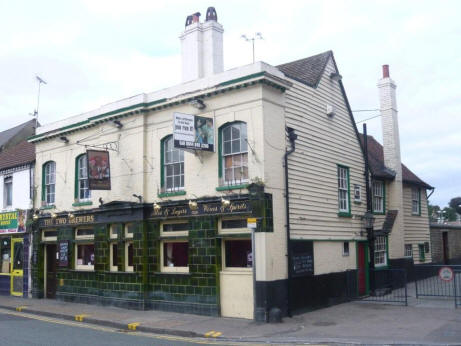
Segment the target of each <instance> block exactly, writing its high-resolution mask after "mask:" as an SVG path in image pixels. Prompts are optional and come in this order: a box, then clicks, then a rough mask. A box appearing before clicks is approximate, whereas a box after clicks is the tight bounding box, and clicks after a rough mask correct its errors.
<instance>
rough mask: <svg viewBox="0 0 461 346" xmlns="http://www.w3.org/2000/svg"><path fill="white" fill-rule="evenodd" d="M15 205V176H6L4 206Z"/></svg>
mask: <svg viewBox="0 0 461 346" xmlns="http://www.w3.org/2000/svg"><path fill="white" fill-rule="evenodd" d="M12 205H13V177H5V178H4V180H3V207H4V208H7V207H11V206H12Z"/></svg>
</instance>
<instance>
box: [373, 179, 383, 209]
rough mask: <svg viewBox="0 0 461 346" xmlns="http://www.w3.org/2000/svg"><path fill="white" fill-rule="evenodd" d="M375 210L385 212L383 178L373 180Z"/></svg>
mask: <svg viewBox="0 0 461 346" xmlns="http://www.w3.org/2000/svg"><path fill="white" fill-rule="evenodd" d="M372 191H373V212H374V213H379V214H384V182H383V181H381V180H376V181H373V184H372Z"/></svg>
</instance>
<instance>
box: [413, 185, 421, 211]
mask: <svg viewBox="0 0 461 346" xmlns="http://www.w3.org/2000/svg"><path fill="white" fill-rule="evenodd" d="M411 213H412V214H413V215H421V191H420V190H419V189H418V188H415V187H414V188H412V189H411Z"/></svg>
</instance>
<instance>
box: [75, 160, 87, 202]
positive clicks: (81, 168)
mask: <svg viewBox="0 0 461 346" xmlns="http://www.w3.org/2000/svg"><path fill="white" fill-rule="evenodd" d="M76 169H77V182H76V184H77V199H78V200H79V201H85V200H88V199H89V198H91V190H90V189H89V187H88V166H87V160H86V154H83V155H80V156H79V157H78V158H77V168H76Z"/></svg>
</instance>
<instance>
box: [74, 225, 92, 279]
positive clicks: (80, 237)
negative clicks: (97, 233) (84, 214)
mask: <svg viewBox="0 0 461 346" xmlns="http://www.w3.org/2000/svg"><path fill="white" fill-rule="evenodd" d="M85 229H91V230H93V234H91V235H90V234H89V235H78V231H79V230H85ZM75 240H87V241H81V242H80V241H79V242H77V243H75V269H76V270H85V271H94V265H84V264H78V261H77V260H78V246H79V245H93V247H94V248H95V243H94V228H90V227H79V228H76V229H75ZM95 252H96V248H95Z"/></svg>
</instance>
